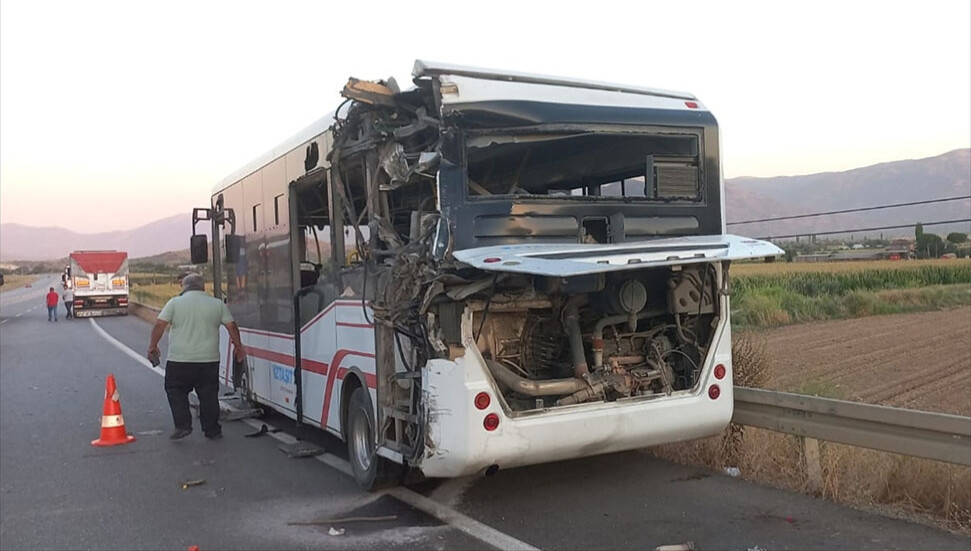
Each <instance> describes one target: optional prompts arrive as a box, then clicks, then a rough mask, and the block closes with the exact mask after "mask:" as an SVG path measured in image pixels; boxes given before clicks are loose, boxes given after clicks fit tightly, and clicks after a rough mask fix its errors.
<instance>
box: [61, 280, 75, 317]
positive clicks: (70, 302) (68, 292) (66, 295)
mask: <svg viewBox="0 0 971 551" xmlns="http://www.w3.org/2000/svg"><path fill="white" fill-rule="evenodd" d="M61 300H63V301H64V309H65V310H67V313H66V314H64V319H70V318H73V317H74V312H73V308H74V289H71V288H70V287H68V286H67V285H65V286H64V292H63V293H61Z"/></svg>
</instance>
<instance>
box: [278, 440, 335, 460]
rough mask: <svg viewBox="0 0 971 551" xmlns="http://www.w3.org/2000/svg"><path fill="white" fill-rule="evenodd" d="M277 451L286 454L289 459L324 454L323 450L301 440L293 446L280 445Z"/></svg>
mask: <svg viewBox="0 0 971 551" xmlns="http://www.w3.org/2000/svg"><path fill="white" fill-rule="evenodd" d="M277 449H278V450H280V451H282V452H284V453H286V454H287V455H288V456H290V458H295V457H313V456H315V455H320V454H322V453H324V450H323V448H321V447H319V446H315V445H313V444H311V443H309V442H304V441H303V440H298V441H296V442H294V443H293V444H280V445H279V446H277Z"/></svg>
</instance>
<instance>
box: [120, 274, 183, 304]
mask: <svg viewBox="0 0 971 551" xmlns="http://www.w3.org/2000/svg"><path fill="white" fill-rule="evenodd" d="M181 292H182V287H181V286H180V285H179V284H178V283H175V282H167V283H156V284H154V285H152V284H138V283H135V282H134V281H133V282H132V286H131V295H132V300H134V301H135V302H138V303H140V304H145V305H148V306H155V307H156V308H161V307H163V306H165V303H166V302H168V301H169V299H170V298H172V297H174V296H176V295H178V294H179V293H181Z"/></svg>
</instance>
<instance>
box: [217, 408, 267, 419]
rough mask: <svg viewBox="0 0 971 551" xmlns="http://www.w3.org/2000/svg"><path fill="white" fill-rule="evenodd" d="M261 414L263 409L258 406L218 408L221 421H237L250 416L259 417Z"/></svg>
mask: <svg viewBox="0 0 971 551" xmlns="http://www.w3.org/2000/svg"><path fill="white" fill-rule="evenodd" d="M261 415H263V410H262V409H260V408H250V409H236V410H226V409H223V410H220V412H219V419H220V420H222V421H238V420H240V419H249V418H250V417H259V416H261Z"/></svg>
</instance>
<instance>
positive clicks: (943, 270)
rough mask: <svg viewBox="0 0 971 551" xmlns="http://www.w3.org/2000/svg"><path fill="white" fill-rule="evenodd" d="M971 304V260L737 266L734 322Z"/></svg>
mask: <svg viewBox="0 0 971 551" xmlns="http://www.w3.org/2000/svg"><path fill="white" fill-rule="evenodd" d="M969 304H971V261H968V260H930V261H920V262H900V261H897V262H889V261H888V262H870V263H868V262H846V263H842V262H831V263H818V264H816V263H813V264H809V263H807V264H762V265H739V266H733V267H732V323H733V324H734V325H736V326H738V327H742V328H748V327H764V326H774V325H784V324H788V323H801V322H807V321H815V320H824V319H833V318H848V317H858V316H867V315H874V314H893V313H900V312H914V311H920V310H934V309H939V308H949V307H954V306H964V305H969Z"/></svg>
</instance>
